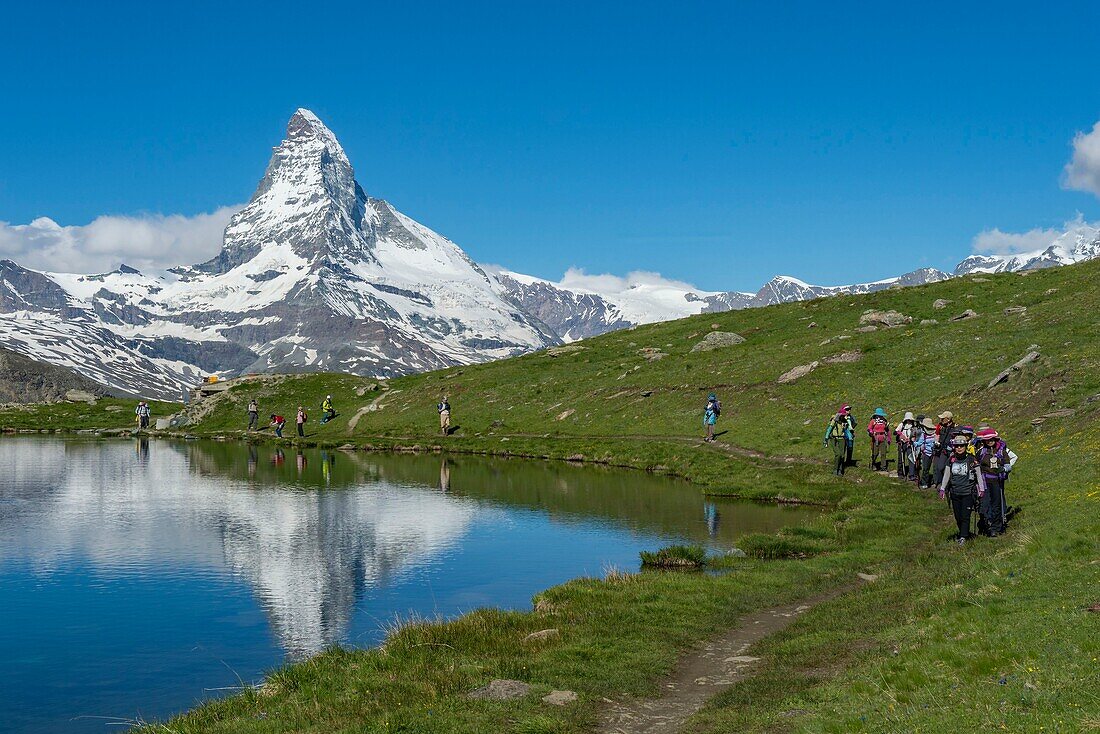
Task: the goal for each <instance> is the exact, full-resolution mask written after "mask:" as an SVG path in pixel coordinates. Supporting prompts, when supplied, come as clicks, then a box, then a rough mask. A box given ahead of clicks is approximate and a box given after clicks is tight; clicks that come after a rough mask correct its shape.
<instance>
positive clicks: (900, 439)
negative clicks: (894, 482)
mask: <svg viewBox="0 0 1100 734" xmlns="http://www.w3.org/2000/svg"><path fill="white" fill-rule="evenodd" d="M918 430H920V429H918V428H917V419H916V418H914V417H913V414H912V413H909V412H907V413H906V414H905V417H904V418H902V420H901V423H899V424H898V425H897V427H896V428H894V439H895V440H896V441H897V446H898V467H897V468H898V478H899V479H912V478H913V464H914V459H915V457H914V452H913V440H914V439H915V438H916V437H917V431H918Z"/></svg>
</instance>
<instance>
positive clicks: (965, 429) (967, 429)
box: [959, 426, 974, 436]
mask: <svg viewBox="0 0 1100 734" xmlns="http://www.w3.org/2000/svg"><path fill="white" fill-rule="evenodd" d="M959 433H969V434H970V435H971V436H973V435H974V429H973V428H971V427H970V426H963V427H962V428H960V429H959Z"/></svg>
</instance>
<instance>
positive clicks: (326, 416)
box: [321, 395, 336, 424]
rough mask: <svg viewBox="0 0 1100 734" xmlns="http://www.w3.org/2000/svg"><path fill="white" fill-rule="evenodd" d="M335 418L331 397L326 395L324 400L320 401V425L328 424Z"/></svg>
mask: <svg viewBox="0 0 1100 734" xmlns="http://www.w3.org/2000/svg"><path fill="white" fill-rule="evenodd" d="M335 417H336V408H335V407H334V406H333V404H332V396H331V395H326V396H325V399H324V400H322V401H321V423H322V424H325V423H328V422H329V421H330V420H332V419H333V418H335Z"/></svg>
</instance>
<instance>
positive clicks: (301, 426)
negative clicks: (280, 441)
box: [248, 395, 336, 438]
mask: <svg viewBox="0 0 1100 734" xmlns="http://www.w3.org/2000/svg"><path fill="white" fill-rule="evenodd" d="M335 417H336V407H335V405H334V404H333V402H332V396H331V395H326V396H325V399H324V400H322V401H321V423H322V424H325V423H328V422H329V421H330V420H332V419H333V418H335ZM269 420H270V422H269V424H268V425H269V427H271V428H274V429H275V435H276V436H278V437H279V438H282V437H283V429H284V428H285V427H286V418H284V417H283V416H281V415H279V414H278V413H272V414H271V417H270V419H269ZM308 420H309V416H308V415H307V414H306V409H305V408H304V407H303V406H301V405H299V406H298V412H297V413H296V414H295V416H294V423H295V424H296V425H297V427H298V435H299V436H303V437H304V436H305V435H306V422H307V421H308ZM259 428H260V404H259V403H257V402H256V399H255V398H252V399H251V400H249V401H248V430H250V431H256V430H259Z"/></svg>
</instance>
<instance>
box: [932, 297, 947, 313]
mask: <svg viewBox="0 0 1100 734" xmlns="http://www.w3.org/2000/svg"><path fill="white" fill-rule="evenodd" d="M950 303H951V301H949V300H947V299H946V298H937V299H936V300H934V301H932V308H934V309H936V310H937V311H939V310H942V309H945V308H947V306H948V305H949V304H950Z"/></svg>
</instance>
